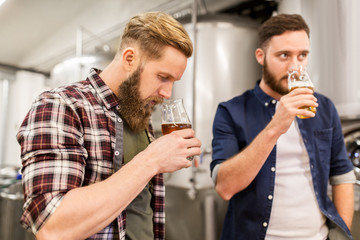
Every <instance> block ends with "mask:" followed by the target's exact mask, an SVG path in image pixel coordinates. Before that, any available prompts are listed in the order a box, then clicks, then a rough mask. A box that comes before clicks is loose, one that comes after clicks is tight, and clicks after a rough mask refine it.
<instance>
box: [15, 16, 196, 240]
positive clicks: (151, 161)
mask: <svg viewBox="0 0 360 240" xmlns="http://www.w3.org/2000/svg"><path fill="white" fill-rule="evenodd" d="M192 51H193V47H192V43H191V40H190V38H189V36H188V34H187V33H186V31H185V29H184V28H183V26H182V25H181V24H180V23H179V22H177V21H176V20H175V19H174V18H172V17H171V16H169V15H168V14H165V13H161V12H151V13H144V14H139V15H137V16H135V17H133V18H132V19H131V20H130V21H129V23H128V24H127V26H126V27H125V29H124V33H123V35H122V37H121V43H120V47H119V49H118V52H117V54H116V56H115V57H114V59H113V61H112V62H111V63H110V64H109V65H108V66H107V67H106V68H105V69H104V70H103V71H100V70H98V69H92V70H91V72H90V74H89V76H88V78H87V79H86V80H84V81H80V82H77V83H74V84H73V85H70V86H65V87H59V88H56V89H53V90H51V91H46V92H44V93H42V94H41V95H40V96H39V97H38V98H37V99H36V100H35V102H34V103H33V105H32V107H31V109H30V111H29V113H28V114H27V116H26V117H25V119H24V121H23V123H22V125H21V127H20V129H19V132H18V134H17V139H18V142H19V143H20V145H21V157H22V164H23V167H22V174H23V188H24V194H25V204H24V214H23V216H22V218H21V224H22V226H23V227H25V228H26V229H28V230H30V231H32V232H33V233H34V234H35V235H36V237H37V239H39V240H41V239H86V238H87V239H141V240H146V239H164V238H165V231H164V224H165V213H164V210H165V207H164V196H165V188H164V183H163V177H162V173H164V172H173V171H176V170H179V169H181V168H185V167H189V166H191V162H190V161H189V160H187V157H189V156H193V155H198V154H200V145H201V142H200V140H199V139H197V138H196V137H195V135H194V131H193V130H191V129H184V130H179V131H175V132H173V133H171V134H168V135H165V136H162V137H160V138H159V139H157V140H154V139H153V137H152V134H151V127H149V119H150V116H151V113H152V110H153V108H154V106H155V105H156V104H158V103H161V102H162V100H163V99H164V98H170V96H171V92H172V87H173V84H174V82H175V81H177V80H179V79H180V78H181V76H182V74H183V73H184V71H185V68H186V64H187V59H188V58H189V57H190V56H191V55H192Z"/></svg>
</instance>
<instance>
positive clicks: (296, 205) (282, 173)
mask: <svg viewBox="0 0 360 240" xmlns="http://www.w3.org/2000/svg"><path fill="white" fill-rule="evenodd" d="M275 174H276V176H275V189H274V196H273V198H272V201H273V204H272V209H271V216H270V221H269V227H268V230H267V232H266V237H265V239H267V240H279V239H297V240H300V239H304V240H305V239H307V240H323V239H326V238H327V235H328V231H329V230H328V227H327V226H326V217H325V216H324V215H323V214H322V213H321V211H320V208H319V205H318V203H317V200H316V196H315V192H314V188H313V182H312V176H311V172H310V164H309V156H308V154H307V151H306V148H305V145H304V143H303V140H302V137H301V134H300V131H299V128H298V126H297V121H296V120H295V121H294V122H293V123H292V125H291V127H290V128H289V130H288V131H287V133H285V134H283V135H282V136H281V137H280V138H279V139H278V141H277V145H276V171H275Z"/></svg>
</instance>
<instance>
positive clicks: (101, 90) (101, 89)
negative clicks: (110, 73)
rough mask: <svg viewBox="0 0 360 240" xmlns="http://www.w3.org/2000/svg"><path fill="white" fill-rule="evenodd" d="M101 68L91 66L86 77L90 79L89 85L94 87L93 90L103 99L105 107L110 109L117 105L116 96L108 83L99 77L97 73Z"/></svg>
mask: <svg viewBox="0 0 360 240" xmlns="http://www.w3.org/2000/svg"><path fill="white" fill-rule="evenodd" d="M100 73H101V70H99V69H96V68H92V69H91V70H90V73H89V75H88V79H89V80H90V83H91V85H92V86H93V87H94V89H95V91H96V92H97V94H98V95H99V97H100V98H101V100H102V101H103V103H104V105H105V107H106V108H107V109H111V108H113V107H116V106H118V104H119V103H118V101H117V97H116V95H115V94H114V92H113V91H111V89H110V88H109V86H108V85H106V83H105V82H104V81H103V80H102V79H101V77H100V76H99V74H100Z"/></svg>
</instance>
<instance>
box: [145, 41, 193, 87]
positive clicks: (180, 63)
mask: <svg viewBox="0 0 360 240" xmlns="http://www.w3.org/2000/svg"><path fill="white" fill-rule="evenodd" d="M186 65H187V57H186V56H185V54H184V53H182V52H181V51H179V50H178V49H176V48H174V47H170V46H167V47H165V48H164V50H163V52H162V56H161V57H160V58H159V59H152V60H149V61H147V62H146V64H145V66H144V70H145V69H146V70H148V71H153V72H157V73H163V74H167V75H169V76H170V77H171V78H173V79H174V80H179V79H180V78H181V76H182V74H183V73H184V71H185V68H186Z"/></svg>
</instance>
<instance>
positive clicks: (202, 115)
mask: <svg viewBox="0 0 360 240" xmlns="http://www.w3.org/2000/svg"><path fill="white" fill-rule="evenodd" d="M179 20H180V22H182V23H183V24H184V26H185V28H186V30H187V31H188V33H189V35H190V37H191V38H192V40H193V41H195V53H194V56H195V57H194V56H193V57H191V58H190V59H189V61H188V66H187V68H186V70H185V72H184V74H183V77H182V79H181V81H178V82H176V83H175V85H174V88H173V95H172V98H183V99H184V104H185V107H186V110H187V113H188V114H189V117H190V120H191V121H192V124H193V127H194V129H195V131H196V135H197V137H198V138H200V139H201V141H202V148H203V155H202V156H201V157H200V165H199V167H198V169H197V173H196V175H195V178H194V177H193V173H192V171H193V170H192V169H184V170H180V171H177V172H176V173H173V174H171V176H168V178H167V181H166V183H167V184H168V185H172V186H179V187H185V188H191V186H192V185H193V183H195V184H196V188H206V187H212V186H213V184H212V181H211V179H210V171H209V164H210V161H211V141H212V123H213V119H214V116H215V112H216V108H217V105H218V104H219V103H220V102H221V101H226V100H229V99H231V98H232V97H234V96H237V95H239V94H241V93H242V92H244V91H245V90H247V89H250V88H253V87H254V85H255V82H256V80H257V79H260V77H261V67H260V65H259V64H258V63H257V62H256V59H255V49H256V47H257V30H258V27H259V24H258V23H257V22H255V21H253V20H251V19H248V18H241V17H239V16H235V15H234V16H232V15H204V16H198V19H197V23H196V33H197V34H196V38H195V39H194V29H193V23H191V22H190V19H183V20H182V19H179ZM194 71H195V72H194ZM157 112H158V110H157ZM158 115H159V113H156V112H155V114H154V116H153V124H154V128H155V130H157V132H161V131H160V129H159V126H160V117H159V116H158ZM190 180H191V181H190ZM192 181H194V182H192Z"/></svg>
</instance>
